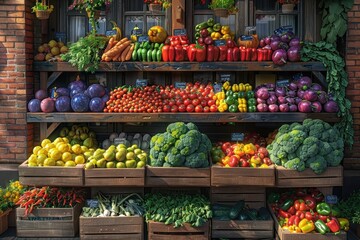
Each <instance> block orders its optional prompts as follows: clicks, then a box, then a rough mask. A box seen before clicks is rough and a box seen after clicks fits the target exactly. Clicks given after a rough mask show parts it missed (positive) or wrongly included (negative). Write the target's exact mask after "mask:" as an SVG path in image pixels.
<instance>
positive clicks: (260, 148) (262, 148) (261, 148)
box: [257, 147, 269, 157]
mask: <svg viewBox="0 0 360 240" xmlns="http://www.w3.org/2000/svg"><path fill="white" fill-rule="evenodd" d="M257 152H258V153H261V154H263V155H264V157H268V156H269V152H268V150H267V149H266V148H264V147H259V148H258V150H257Z"/></svg>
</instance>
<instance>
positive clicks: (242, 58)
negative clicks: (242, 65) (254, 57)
mask: <svg viewBox="0 0 360 240" xmlns="http://www.w3.org/2000/svg"><path fill="white" fill-rule="evenodd" d="M239 50H240V61H242V62H244V61H246V48H245V47H239Z"/></svg>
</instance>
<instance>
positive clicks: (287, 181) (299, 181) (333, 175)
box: [276, 166, 343, 187]
mask: <svg viewBox="0 0 360 240" xmlns="http://www.w3.org/2000/svg"><path fill="white" fill-rule="evenodd" d="M342 185H343V167H342V166H337V167H328V168H327V169H326V171H325V172H323V173H322V174H316V173H314V171H312V170H311V169H309V168H308V169H305V171H302V172H298V171H296V170H291V169H285V168H284V167H281V166H277V167H276V187H334V186H342Z"/></svg>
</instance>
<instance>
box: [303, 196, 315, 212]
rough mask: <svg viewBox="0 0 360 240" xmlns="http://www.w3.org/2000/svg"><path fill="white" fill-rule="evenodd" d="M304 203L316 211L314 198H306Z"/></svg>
mask: <svg viewBox="0 0 360 240" xmlns="http://www.w3.org/2000/svg"><path fill="white" fill-rule="evenodd" d="M304 201H305V205H306V207H307V208H308V209H314V208H315V207H316V200H315V199H314V198H313V197H312V196H310V195H307V196H305V197H304Z"/></svg>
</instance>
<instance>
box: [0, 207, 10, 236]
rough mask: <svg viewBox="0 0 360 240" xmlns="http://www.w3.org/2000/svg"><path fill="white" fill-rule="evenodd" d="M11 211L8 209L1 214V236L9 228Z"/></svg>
mask: <svg viewBox="0 0 360 240" xmlns="http://www.w3.org/2000/svg"><path fill="white" fill-rule="evenodd" d="M10 211H11V209H7V210H5V211H4V212H3V213H1V214H0V235H1V234H2V233H4V232H5V231H6V230H7V229H8V227H9V222H8V215H9V213H10Z"/></svg>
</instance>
